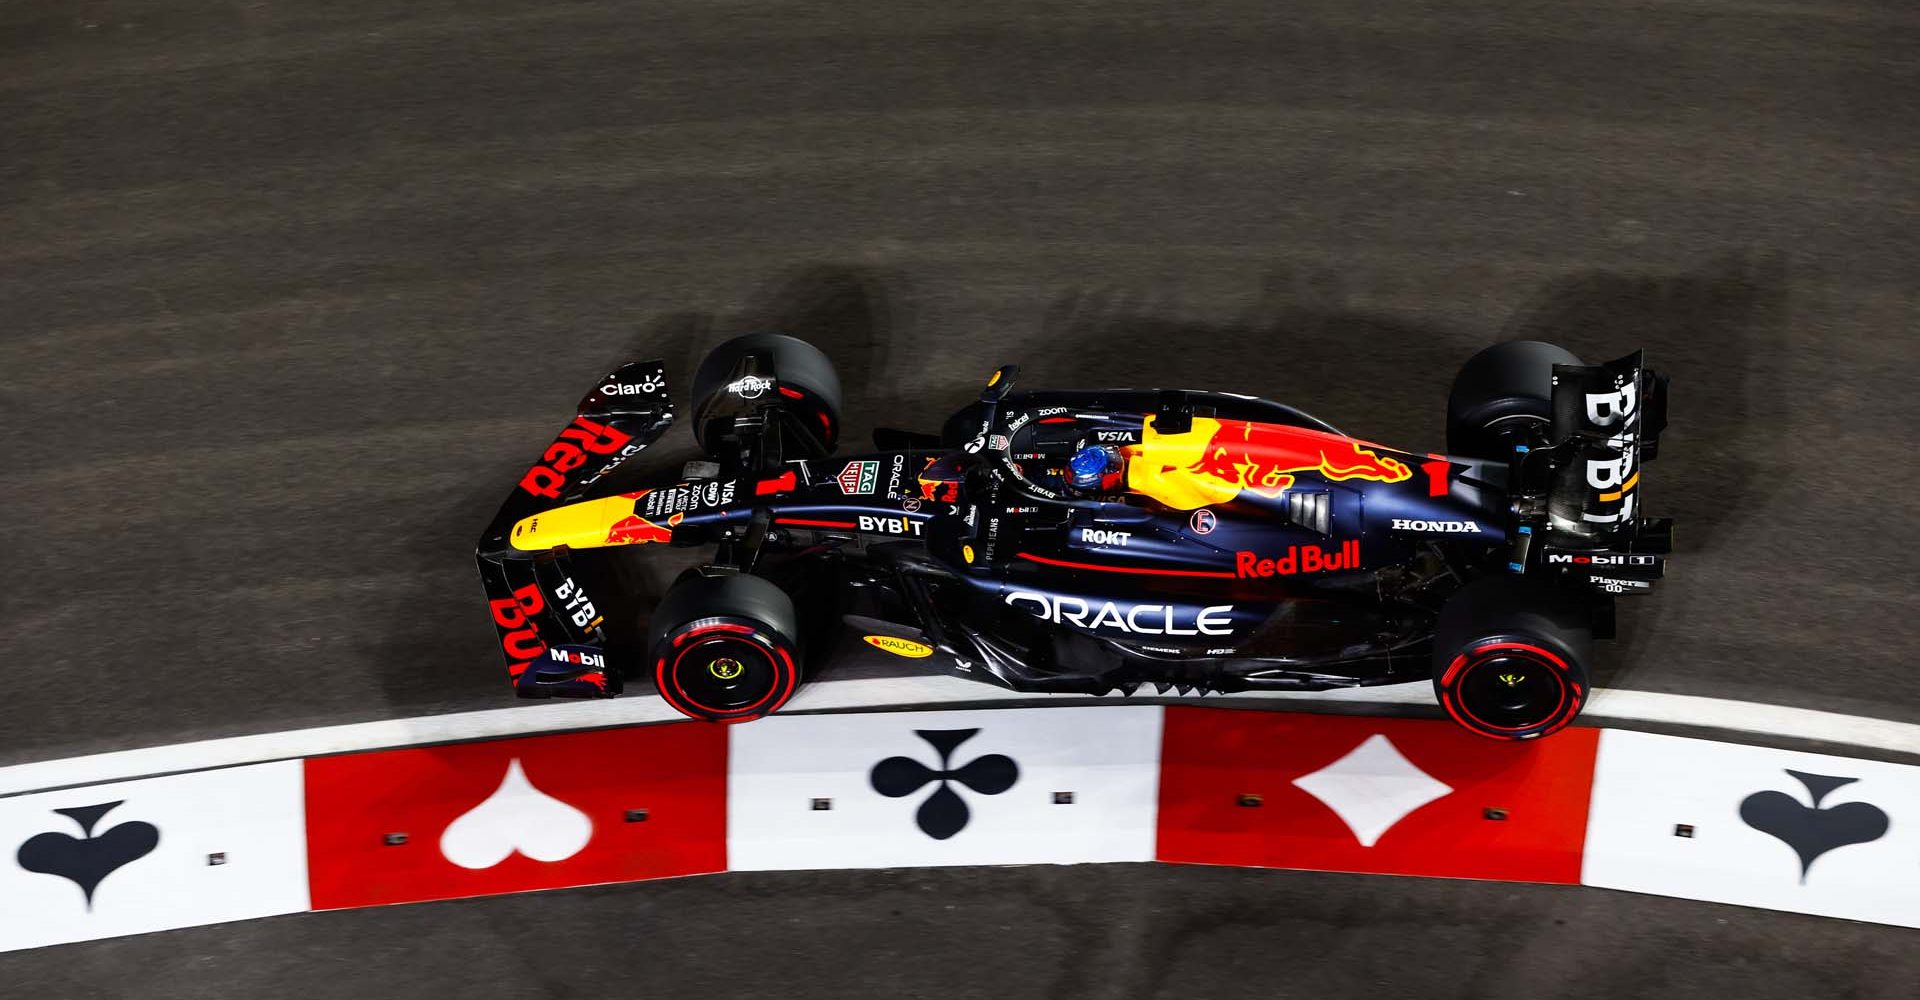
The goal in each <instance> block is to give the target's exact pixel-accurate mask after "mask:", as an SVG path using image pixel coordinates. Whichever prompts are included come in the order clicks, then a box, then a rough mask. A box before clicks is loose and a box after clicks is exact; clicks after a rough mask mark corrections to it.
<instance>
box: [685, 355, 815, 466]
mask: <svg viewBox="0 0 1920 1000" xmlns="http://www.w3.org/2000/svg"><path fill="white" fill-rule="evenodd" d="M755 353H764V354H767V355H770V356H771V357H772V359H773V371H771V372H762V373H761V374H763V375H771V376H772V377H773V378H774V379H775V380H776V381H778V382H779V383H780V394H781V397H782V398H781V400H780V405H781V407H782V408H784V409H787V410H789V411H791V412H792V413H793V414H794V415H795V416H796V417H797V418H798V419H799V420H800V422H801V423H802V424H804V425H805V426H806V428H807V430H808V431H809V432H810V433H812V434H813V435H815V436H816V437H818V438H819V439H820V442H821V443H822V444H823V445H825V447H826V449H827V451H829V452H831V451H832V450H833V447H834V445H835V444H836V443H837V442H838V441H839V439H840V406H841V394H840V375H839V373H837V372H835V371H834V369H833V361H832V360H831V359H829V358H828V357H827V356H826V355H825V354H823V353H821V351H820V349H819V348H817V347H815V346H813V345H812V344H809V343H807V342H806V341H804V340H801V339H799V338H798V337H789V336H786V335H785V334H779V333H749V334H747V335H746V336H744V337H735V338H733V339H732V340H729V341H727V342H726V343H724V344H721V345H720V346H718V347H716V348H714V349H713V350H712V351H709V352H708V353H707V356H706V357H705V358H704V359H702V360H701V362H700V367H698V368H696V369H694V373H693V436H694V439H695V440H696V441H698V442H699V443H700V447H702V448H704V449H706V451H707V453H708V454H714V453H715V452H716V451H717V450H718V449H719V448H720V445H721V440H720V435H719V434H718V433H716V430H717V429H716V428H715V427H714V426H713V424H714V421H712V420H710V419H709V418H708V411H709V410H710V409H712V407H713V404H714V403H715V402H716V401H717V400H718V399H719V397H720V395H721V394H722V393H724V392H726V391H727V386H728V379H729V378H731V377H732V375H733V372H734V369H735V368H736V367H737V366H738V365H739V364H740V363H741V362H742V361H743V360H745V359H746V358H747V356H749V355H751V354H755ZM722 423H723V424H724V422H722Z"/></svg>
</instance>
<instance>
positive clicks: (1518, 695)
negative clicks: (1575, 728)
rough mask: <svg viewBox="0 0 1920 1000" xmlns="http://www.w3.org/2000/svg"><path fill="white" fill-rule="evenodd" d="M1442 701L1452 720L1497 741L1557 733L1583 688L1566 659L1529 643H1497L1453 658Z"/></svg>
mask: <svg viewBox="0 0 1920 1000" xmlns="http://www.w3.org/2000/svg"><path fill="white" fill-rule="evenodd" d="M1441 686H1442V697H1441V703H1442V705H1443V707H1445V708H1446V710H1447V712H1448V714H1450V715H1452V716H1453V717H1454V720H1455V721H1456V722H1459V723H1460V724H1461V725H1464V726H1466V727H1467V728H1469V729H1472V730H1474V731H1475V732H1478V733H1481V734H1482V735H1486V736H1493V737H1496V738H1500V739H1530V738H1533V737H1536V736H1544V735H1546V734H1548V733H1552V732H1555V731H1558V730H1559V729H1560V728H1562V727H1564V726H1565V725H1566V724H1567V723H1569V722H1571V721H1573V717H1574V716H1575V715H1576V714H1578V712H1579V710H1580V703H1581V701H1582V700H1583V699H1584V697H1585V692H1584V691H1582V690H1581V689H1580V686H1579V685H1578V684H1577V683H1576V682H1575V679H1574V677H1573V674H1572V671H1571V669H1570V668H1569V667H1568V665H1567V663H1566V661H1565V660H1564V659H1562V658H1560V657H1559V656H1558V655H1556V654H1554V653H1552V652H1551V651H1549V650H1547V649H1544V648H1542V647H1540V646H1535V645H1533V644H1531V643H1520V642H1497V643H1489V644H1487V645H1483V646H1480V647H1477V648H1474V649H1470V650H1468V651H1466V652H1464V653H1462V654H1461V655H1460V656H1459V657H1457V658H1455V659H1454V661H1453V663H1452V664H1450V665H1449V666H1448V668H1447V671H1446V674H1445V677H1444V678H1443V681H1442V685H1441Z"/></svg>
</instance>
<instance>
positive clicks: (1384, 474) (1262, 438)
mask: <svg viewBox="0 0 1920 1000" xmlns="http://www.w3.org/2000/svg"><path fill="white" fill-rule="evenodd" d="M1133 455H1134V460H1133V461H1132V462H1130V463H1129V464H1128V471H1127V480H1128V482H1127V485H1128V487H1129V488H1131V489H1132V490H1134V491H1135V492H1138V493H1143V494H1146V495H1147V496H1151V497H1153V498H1155V499H1157V500H1159V501H1161V502H1162V503H1165V504H1167V505H1168V506H1171V507H1174V508H1176V509H1179V510H1193V509H1196V508H1199V507H1205V506H1208V505H1211V504H1223V503H1226V502H1228V501H1230V500H1232V499H1234V498H1235V497H1237V496H1239V495H1240V493H1241V491H1242V490H1247V491H1251V492H1253V493H1256V494H1258V495H1260V496H1263V497H1277V496H1279V495H1280V494H1282V493H1284V492H1286V491H1287V490H1288V489H1290V488H1291V487H1292V486H1293V485H1294V483H1295V482H1296V481H1297V480H1298V478H1299V476H1300V475H1301V474H1303V473H1313V474H1317V475H1319V476H1321V477H1322V478H1325V479H1328V480H1331V481H1336V482H1337V481H1341V480H1348V479H1367V480H1372V481H1374V482H1381V483H1398V482H1403V481H1405V480H1407V479H1410V478H1412V477H1413V469H1412V468H1411V467H1410V466H1409V465H1408V464H1407V463H1405V462H1402V461H1400V460H1399V459H1396V458H1391V457H1389V456H1386V455H1382V454H1380V453H1379V452H1377V451H1375V450H1374V449H1373V448H1370V447H1368V446H1366V445H1364V444H1361V443H1360V442H1357V441H1353V440H1351V439H1349V438H1344V437H1341V436H1339V435H1337V434H1328V433H1325V432H1323V431H1316V430H1310V429H1308V428H1304V427H1287V426H1284V425H1280V424H1262V423H1254V422H1251V421H1244V420H1214V419H1208V418H1200V417H1196V418H1194V420H1193V427H1192V429H1191V430H1188V431H1186V432H1183V433H1180V434H1162V433H1159V432H1158V431H1157V430H1156V429H1155V427H1154V421H1153V419H1152V418H1151V417H1149V418H1148V419H1147V421H1146V427H1145V433H1144V434H1143V435H1142V439H1141V442H1140V444H1139V445H1138V446H1137V447H1136V448H1135V449H1133Z"/></svg>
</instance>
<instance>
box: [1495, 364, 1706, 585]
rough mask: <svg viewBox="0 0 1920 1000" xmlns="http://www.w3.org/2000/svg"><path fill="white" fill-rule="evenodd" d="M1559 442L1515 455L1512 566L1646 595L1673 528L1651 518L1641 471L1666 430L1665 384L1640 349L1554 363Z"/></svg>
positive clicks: (1662, 566) (1555, 435)
mask: <svg viewBox="0 0 1920 1000" xmlns="http://www.w3.org/2000/svg"><path fill="white" fill-rule="evenodd" d="M1552 402H1553V424H1552V432H1551V440H1552V441H1553V443H1552V444H1551V445H1548V446H1545V447H1539V448H1533V449H1531V450H1523V451H1522V453H1521V454H1518V455H1516V456H1515V473H1516V475H1515V477H1514V481H1515V485H1516V489H1515V490H1514V497H1513V499H1514V503H1515V507H1516V510H1517V511H1518V513H1519V515H1520V517H1519V530H1518V532H1517V534H1516V535H1515V553H1514V557H1513V566H1512V568H1513V569H1514V570H1515V571H1523V570H1525V569H1528V568H1531V567H1532V566H1541V567H1544V568H1546V569H1548V570H1550V571H1558V572H1562V573H1565V574H1568V575H1573V576H1576V577H1584V578H1585V579H1586V581H1587V582H1588V583H1590V584H1591V585H1592V586H1594V587H1595V588H1596V589H1599V590H1601V591H1603V592H1606V593H1611V594H1625V593H1641V592H1645V591H1647V590H1651V589H1652V588H1653V581H1654V580H1657V579H1659V578H1660V577H1661V576H1662V575H1663V573H1664V571H1665V563H1666V560H1665V559H1664V558H1663V557H1664V556H1665V554H1666V553H1668V552H1670V551H1672V548H1673V543H1672V540H1673V522H1672V521H1671V520H1670V519H1668V518H1653V517H1647V516H1645V514H1644V511H1643V508H1642V506H1641V503H1640V498H1641V492H1642V491H1641V485H1642V484H1641V478H1640V473H1641V465H1642V463H1644V462H1649V461H1652V460H1653V459H1654V458H1655V457H1656V456H1657V455H1658V454H1659V448H1660V434H1661V432H1663V431H1664V430H1666V426H1667V379H1666V377H1665V376H1663V375H1660V374H1658V373H1656V372H1653V371H1651V370H1649V369H1647V368H1646V367H1645V365H1644V363H1643V357H1642V352H1639V351H1635V352H1634V353H1632V354H1629V355H1627V356H1626V357H1623V358H1617V359H1615V360H1613V361H1609V362H1607V363H1605V364H1600V365H1554V366H1553V401H1552Z"/></svg>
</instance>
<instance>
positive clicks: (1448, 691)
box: [1440, 641, 1586, 739]
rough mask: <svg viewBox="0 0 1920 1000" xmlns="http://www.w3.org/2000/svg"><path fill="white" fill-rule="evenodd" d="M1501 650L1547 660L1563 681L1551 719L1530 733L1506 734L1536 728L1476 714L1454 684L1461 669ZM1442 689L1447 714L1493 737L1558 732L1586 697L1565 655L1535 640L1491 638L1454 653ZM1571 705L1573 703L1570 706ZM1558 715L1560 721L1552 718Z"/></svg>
mask: <svg viewBox="0 0 1920 1000" xmlns="http://www.w3.org/2000/svg"><path fill="white" fill-rule="evenodd" d="M1502 650H1513V651H1518V652H1521V653H1526V654H1528V655H1530V656H1532V657H1535V658H1537V659H1540V660H1544V661H1545V662H1546V663H1548V664H1550V665H1551V666H1552V667H1553V669H1554V679H1555V680H1556V681H1558V682H1559V684H1560V701H1559V703H1558V704H1556V705H1554V707H1553V712H1552V713H1551V714H1549V715H1548V716H1547V719H1548V721H1547V722H1546V723H1545V724H1544V725H1545V728H1543V729H1541V730H1540V731H1539V732H1537V733H1531V734H1528V735H1527V736H1521V737H1516V736H1511V735H1507V734H1512V733H1518V732H1520V731H1521V730H1525V729H1533V728H1536V726H1496V725H1494V724H1493V723H1491V722H1487V721H1485V720H1483V719H1481V718H1479V717H1478V716H1476V715H1474V714H1473V713H1472V712H1471V711H1470V710H1468V709H1467V706H1466V703H1465V702H1464V701H1462V700H1461V698H1460V696H1459V689H1458V688H1457V687H1456V686H1455V681H1456V680H1457V679H1458V677H1459V675H1460V673H1461V672H1462V671H1463V670H1465V669H1466V668H1467V667H1468V666H1469V665H1471V664H1473V663H1478V662H1480V661H1481V660H1482V659H1483V658H1484V655H1485V654H1488V653H1494V652H1499V651H1502ZM1440 691H1441V697H1440V707H1441V708H1443V709H1445V710H1446V712H1447V715H1449V716H1450V717H1452V719H1453V721H1455V722H1457V723H1459V724H1460V725H1462V726H1465V727H1466V728H1468V729H1471V730H1473V731H1474V732H1477V733H1480V734H1481V735H1483V736H1489V737H1492V738H1494V739H1530V738H1532V737H1535V736H1545V735H1547V734H1549V733H1554V732H1558V731H1559V730H1561V729H1562V728H1564V727H1566V726H1567V724H1568V723H1571V722H1572V721H1573V717H1574V715H1576V714H1578V713H1579V711H1580V703H1581V702H1582V701H1584V700H1586V699H1585V694H1584V692H1583V691H1582V690H1581V688H1580V686H1579V685H1578V684H1575V683H1574V681H1573V671H1572V670H1571V669H1570V668H1569V667H1568V666H1567V661H1566V660H1565V659H1563V658H1561V657H1560V656H1559V655H1558V654H1556V653H1554V652H1553V651H1552V650H1550V649H1547V648H1545V647H1542V646H1536V645H1534V644H1532V643H1525V642H1512V641H1494V642H1489V643H1487V644H1485V645H1481V646H1475V647H1472V648H1471V649H1468V650H1467V651H1466V652H1463V653H1461V654H1460V655H1458V656H1456V657H1454V658H1453V662H1452V663H1449V664H1448V665H1447V669H1446V672H1445V673H1443V674H1442V675H1441V677H1440ZM1569 706H1571V708H1570V709H1569ZM1556 719H1558V720H1561V721H1558V722H1555V721H1553V720H1556Z"/></svg>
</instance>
